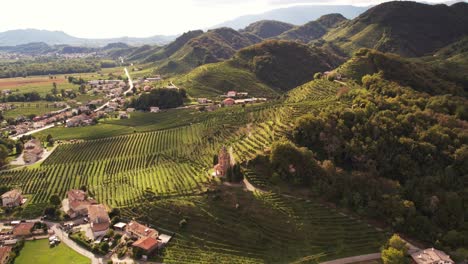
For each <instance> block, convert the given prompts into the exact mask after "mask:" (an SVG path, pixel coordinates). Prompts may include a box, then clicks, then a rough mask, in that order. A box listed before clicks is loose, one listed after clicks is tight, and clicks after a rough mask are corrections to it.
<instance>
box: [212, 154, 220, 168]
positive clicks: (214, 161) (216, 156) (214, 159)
mask: <svg viewBox="0 0 468 264" xmlns="http://www.w3.org/2000/svg"><path fill="white" fill-rule="evenodd" d="M218 163H219V160H218V155H216V154H215V155H213V166H215V165H216V164H218Z"/></svg>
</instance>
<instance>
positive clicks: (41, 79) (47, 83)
mask: <svg viewBox="0 0 468 264" xmlns="http://www.w3.org/2000/svg"><path fill="white" fill-rule="evenodd" d="M54 76H55V77H56V78H54V79H51V78H49V76H30V77H26V78H23V77H18V78H6V79H0V90H11V91H12V92H13V93H27V92H38V93H39V94H40V95H41V96H45V95H46V94H47V93H50V90H51V89H52V87H53V86H52V84H53V83H54V82H55V83H56V84H57V88H58V89H59V91H60V90H61V89H65V90H67V89H74V90H78V86H77V85H74V84H71V83H68V80H67V79H65V75H54Z"/></svg>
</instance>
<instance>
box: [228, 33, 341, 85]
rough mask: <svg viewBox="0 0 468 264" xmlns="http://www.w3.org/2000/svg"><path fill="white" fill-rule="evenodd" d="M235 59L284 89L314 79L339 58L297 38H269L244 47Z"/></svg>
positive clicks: (259, 76) (265, 80)
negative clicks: (296, 39) (317, 73)
mask: <svg viewBox="0 0 468 264" xmlns="http://www.w3.org/2000/svg"><path fill="white" fill-rule="evenodd" d="M234 62H235V63H236V64H238V65H241V66H243V67H246V68H248V69H249V70H250V71H252V72H253V73H255V75H256V76H257V77H258V78H259V79H260V80H262V81H264V82H265V83H267V84H269V85H271V86H274V87H277V88H279V89H281V90H283V91H287V90H290V89H292V88H294V87H297V86H299V85H301V84H303V83H305V82H307V81H310V80H312V78H313V75H314V73H316V72H323V71H326V70H330V69H333V68H335V67H336V66H338V65H339V64H340V61H339V59H337V58H336V57H334V56H333V55H332V54H329V53H327V52H326V51H324V50H322V49H312V48H310V47H308V46H306V45H303V44H300V43H297V42H293V41H277V40H269V41H264V42H262V43H260V44H257V45H254V46H250V47H247V48H244V49H242V50H240V51H239V52H238V53H237V54H236V56H235V57H234Z"/></svg>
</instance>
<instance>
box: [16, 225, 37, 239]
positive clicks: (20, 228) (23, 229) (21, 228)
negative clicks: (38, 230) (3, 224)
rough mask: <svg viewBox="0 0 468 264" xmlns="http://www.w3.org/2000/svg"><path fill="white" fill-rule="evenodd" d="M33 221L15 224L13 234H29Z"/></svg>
mask: <svg viewBox="0 0 468 264" xmlns="http://www.w3.org/2000/svg"><path fill="white" fill-rule="evenodd" d="M33 226H34V223H29V222H26V223H20V224H19V225H17V226H15V228H14V229H13V235H14V236H29V235H31V229H32V228H33Z"/></svg>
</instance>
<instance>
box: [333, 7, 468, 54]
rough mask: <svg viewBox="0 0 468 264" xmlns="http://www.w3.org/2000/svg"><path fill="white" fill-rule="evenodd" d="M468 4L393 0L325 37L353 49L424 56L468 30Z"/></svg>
mask: <svg viewBox="0 0 468 264" xmlns="http://www.w3.org/2000/svg"><path fill="white" fill-rule="evenodd" d="M467 11H468V4H467V3H464V2H460V3H457V4H453V5H450V6H447V5H429V4H423V3H416V2H410V1H392V2H387V3H383V4H380V5H377V6H375V7H373V8H370V9H369V10H367V11H366V12H365V13H363V14H361V15H360V16H359V17H357V18H355V19H353V20H350V21H348V22H346V23H345V24H344V25H342V26H340V27H338V28H337V29H336V30H332V31H331V32H330V33H329V34H327V35H326V36H325V37H324V38H325V39H326V40H327V41H333V42H335V43H336V44H338V45H339V46H340V47H342V48H343V49H345V50H347V51H349V52H352V51H354V50H356V49H358V48H361V47H366V48H372V49H376V50H379V51H382V52H392V53H396V54H400V55H403V56H423V55H427V54H430V53H432V52H435V51H437V50H438V49H440V48H442V47H444V46H446V45H448V44H450V43H452V42H454V41H457V40H458V39H459V38H462V37H463V36H464V35H467V34H468V28H467V27H466V26H465V25H466V24H468V16H466V13H467Z"/></svg>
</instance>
